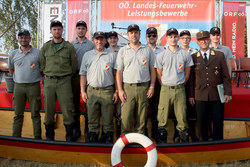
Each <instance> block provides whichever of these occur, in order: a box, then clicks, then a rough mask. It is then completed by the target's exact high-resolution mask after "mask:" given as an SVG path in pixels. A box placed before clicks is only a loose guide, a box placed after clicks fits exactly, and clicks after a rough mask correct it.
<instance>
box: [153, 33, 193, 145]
mask: <svg viewBox="0 0 250 167" xmlns="http://www.w3.org/2000/svg"><path fill="white" fill-rule="evenodd" d="M178 40H179V36H178V31H177V30H176V29H175V28H170V29H168V30H167V41H168V44H169V46H168V47H167V48H166V50H164V51H163V52H161V53H160V54H159V55H158V56H157V57H156V61H155V68H156V72H157V79H158V80H159V81H160V83H161V93H160V102H159V107H158V115H157V119H158V121H159V123H158V129H159V137H158V142H160V143H166V140H167V131H168V124H167V123H168V115H169V112H170V110H171V107H172V105H174V113H175V115H176V119H177V126H176V128H177V130H178V131H179V135H180V138H181V142H188V125H187V121H186V95H185V84H186V82H187V81H188V79H189V75H190V69H191V66H192V65H193V61H192V58H191V56H190V55H189V54H188V52H187V51H185V50H183V49H181V48H179V47H178V45H177V42H178Z"/></svg>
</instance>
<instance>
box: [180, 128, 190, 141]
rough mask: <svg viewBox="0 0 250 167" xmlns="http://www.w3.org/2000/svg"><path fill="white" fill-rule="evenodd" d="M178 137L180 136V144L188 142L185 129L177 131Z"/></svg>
mask: <svg viewBox="0 0 250 167" xmlns="http://www.w3.org/2000/svg"><path fill="white" fill-rule="evenodd" d="M179 135H180V140H181V141H180V142H181V143H183V142H189V135H188V129H185V130H183V131H179Z"/></svg>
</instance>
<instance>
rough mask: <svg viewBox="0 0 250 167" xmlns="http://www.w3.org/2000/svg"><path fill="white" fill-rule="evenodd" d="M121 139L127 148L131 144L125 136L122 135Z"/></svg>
mask: <svg viewBox="0 0 250 167" xmlns="http://www.w3.org/2000/svg"><path fill="white" fill-rule="evenodd" d="M121 139H122V141H123V143H124V145H125V146H126V145H128V144H129V142H128V139H127V138H126V136H125V134H121Z"/></svg>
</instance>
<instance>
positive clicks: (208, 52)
mask: <svg viewBox="0 0 250 167" xmlns="http://www.w3.org/2000/svg"><path fill="white" fill-rule="evenodd" d="M204 53H206V54H207V61H208V60H209V54H210V49H208V50H207V51H206V52H203V51H201V54H202V57H203V59H204Z"/></svg>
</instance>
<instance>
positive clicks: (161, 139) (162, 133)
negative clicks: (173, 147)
mask: <svg viewBox="0 0 250 167" xmlns="http://www.w3.org/2000/svg"><path fill="white" fill-rule="evenodd" d="M167 136H168V132H167V131H166V130H165V129H159V132H158V143H167Z"/></svg>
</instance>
